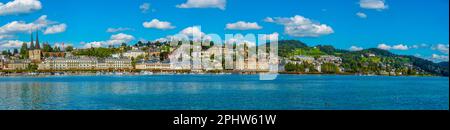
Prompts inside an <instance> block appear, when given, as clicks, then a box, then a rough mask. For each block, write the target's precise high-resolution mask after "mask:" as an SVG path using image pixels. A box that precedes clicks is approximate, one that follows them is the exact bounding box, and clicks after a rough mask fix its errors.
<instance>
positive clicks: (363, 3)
mask: <svg viewBox="0 0 450 130" xmlns="http://www.w3.org/2000/svg"><path fill="white" fill-rule="evenodd" d="M359 6H360V7H361V8H364V9H376V10H383V9H387V8H388V5H386V1H385V0H360V1H359Z"/></svg>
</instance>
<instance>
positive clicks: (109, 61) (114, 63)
mask: <svg viewBox="0 0 450 130" xmlns="http://www.w3.org/2000/svg"><path fill="white" fill-rule="evenodd" d="M105 63H106V67H107V68H108V69H113V70H125V69H133V66H132V65H131V60H130V59H126V58H106V59H105Z"/></svg>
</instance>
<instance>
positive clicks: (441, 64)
mask: <svg viewBox="0 0 450 130" xmlns="http://www.w3.org/2000/svg"><path fill="white" fill-rule="evenodd" d="M438 64H439V65H440V66H441V67H447V68H448V61H446V62H440V63H438Z"/></svg>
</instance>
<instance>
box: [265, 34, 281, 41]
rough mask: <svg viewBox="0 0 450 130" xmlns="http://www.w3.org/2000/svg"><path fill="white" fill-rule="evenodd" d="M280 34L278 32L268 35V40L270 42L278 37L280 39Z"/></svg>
mask: <svg viewBox="0 0 450 130" xmlns="http://www.w3.org/2000/svg"><path fill="white" fill-rule="evenodd" d="M279 36H280V34H279V33H278V32H274V33H272V34H266V39H267V40H270V38H271V37H276V38H278V39H279Z"/></svg>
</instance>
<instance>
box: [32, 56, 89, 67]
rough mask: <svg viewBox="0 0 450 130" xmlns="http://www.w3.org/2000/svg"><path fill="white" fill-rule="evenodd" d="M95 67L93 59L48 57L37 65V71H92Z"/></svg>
mask: <svg viewBox="0 0 450 130" xmlns="http://www.w3.org/2000/svg"><path fill="white" fill-rule="evenodd" d="M96 66H97V58H94V57H68V58H62V57H49V58H47V59H45V61H44V62H42V63H41V64H39V65H38V69H39V70H93V69H95V68H96Z"/></svg>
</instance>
